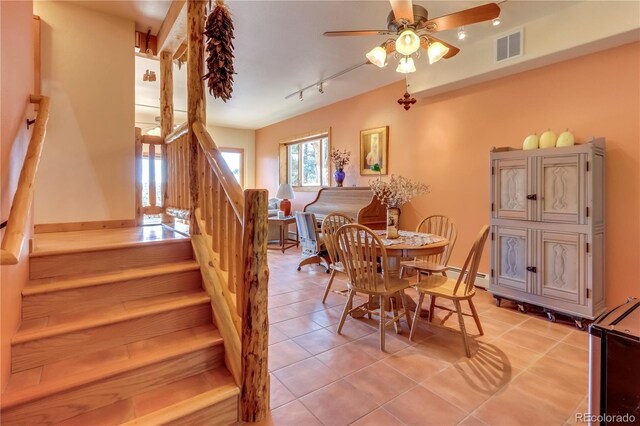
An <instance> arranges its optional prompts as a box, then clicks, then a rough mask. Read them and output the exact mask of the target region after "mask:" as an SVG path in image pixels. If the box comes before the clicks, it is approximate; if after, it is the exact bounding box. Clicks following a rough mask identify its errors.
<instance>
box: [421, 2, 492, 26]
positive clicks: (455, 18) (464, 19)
mask: <svg viewBox="0 0 640 426" xmlns="http://www.w3.org/2000/svg"><path fill="white" fill-rule="evenodd" d="M498 16H500V6H498V5H497V4H496V3H488V4H484V5H482V6H478V7H472V8H471V9H465V10H461V11H460V12H456V13H452V14H450V15H445V16H441V17H439V18H435V19H431V20H429V21H426V22H425V23H424V25H423V27H426V28H428V29H431V28H433V30H431V31H433V32H436V31H443V30H448V29H451V28H457V27H461V26H463V25H471V24H475V23H476V22H483V21H488V20H490V19H494V18H497V17H498Z"/></svg>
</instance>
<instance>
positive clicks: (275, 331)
mask: <svg viewBox="0 0 640 426" xmlns="http://www.w3.org/2000/svg"><path fill="white" fill-rule="evenodd" d="M288 339H289V336H287V335H286V334H284V333H283V332H282V330H280V329H279V328H278V326H277V325H276V324H271V325H269V345H273V344H276V343H280V342H282V341H284V340H288Z"/></svg>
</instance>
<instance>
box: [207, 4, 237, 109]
mask: <svg viewBox="0 0 640 426" xmlns="http://www.w3.org/2000/svg"><path fill="white" fill-rule="evenodd" d="M204 34H205V35H206V36H207V48H206V50H207V53H208V57H207V71H208V72H207V73H206V74H205V75H204V76H203V77H202V79H203V80H207V84H208V86H209V93H210V94H212V95H213V96H214V97H215V98H220V99H222V100H223V101H224V102H227V101H228V100H229V99H231V93H232V92H233V74H234V73H235V72H234V70H233V58H234V56H233V41H232V40H233V39H234V36H233V21H232V20H231V13H230V12H229V9H228V8H227V6H225V4H224V0H216V6H215V7H214V8H213V11H212V12H211V13H210V14H209V17H208V18H207V22H206V24H205V30H204Z"/></svg>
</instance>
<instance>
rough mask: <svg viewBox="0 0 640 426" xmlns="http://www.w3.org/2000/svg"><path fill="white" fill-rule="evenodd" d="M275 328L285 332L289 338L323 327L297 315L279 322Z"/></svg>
mask: <svg viewBox="0 0 640 426" xmlns="http://www.w3.org/2000/svg"><path fill="white" fill-rule="evenodd" d="M276 327H277V329H278V330H280V331H282V332H283V333H284V334H286V335H287V336H288V337H289V338H293V337H298V336H300V335H302V334H307V333H311V332H312V331H316V330H320V329H321V328H323V327H322V326H321V325H320V324H317V323H315V322H313V321H312V320H311V319H309V318H304V317H298V318H294V319H291V320H287V321H282V322H279V323H278V324H277V325H276Z"/></svg>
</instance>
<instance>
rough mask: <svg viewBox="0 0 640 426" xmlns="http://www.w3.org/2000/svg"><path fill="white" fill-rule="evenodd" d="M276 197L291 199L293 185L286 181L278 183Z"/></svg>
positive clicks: (292, 197) (293, 196) (292, 196)
mask: <svg viewBox="0 0 640 426" xmlns="http://www.w3.org/2000/svg"><path fill="white" fill-rule="evenodd" d="M276 198H279V199H281V200H293V199H294V198H295V195H294V193H293V187H292V186H291V185H289V184H288V183H282V184H280V187H279V188H278V192H277V193H276Z"/></svg>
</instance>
